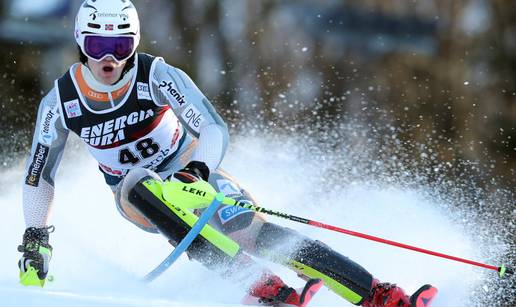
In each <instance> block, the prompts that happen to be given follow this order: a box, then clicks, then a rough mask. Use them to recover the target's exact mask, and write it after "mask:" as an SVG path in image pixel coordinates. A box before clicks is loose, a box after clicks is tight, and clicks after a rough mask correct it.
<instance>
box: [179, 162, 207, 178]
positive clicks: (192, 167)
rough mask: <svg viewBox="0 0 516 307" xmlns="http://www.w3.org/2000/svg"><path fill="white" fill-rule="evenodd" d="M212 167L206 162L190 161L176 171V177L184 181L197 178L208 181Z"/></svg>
mask: <svg viewBox="0 0 516 307" xmlns="http://www.w3.org/2000/svg"><path fill="white" fill-rule="evenodd" d="M208 177H210V169H209V168H208V166H207V165H206V163H204V162H200V161H190V162H189V163H188V164H187V165H186V166H185V167H184V168H183V169H180V170H179V171H177V172H176V173H174V178H176V179H177V180H179V181H181V182H183V183H192V182H195V181H197V180H204V181H208Z"/></svg>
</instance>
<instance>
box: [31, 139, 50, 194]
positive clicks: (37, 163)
mask: <svg viewBox="0 0 516 307" xmlns="http://www.w3.org/2000/svg"><path fill="white" fill-rule="evenodd" d="M48 152H49V148H48V147H47V146H45V145H43V144H41V143H38V145H37V146H36V151H35V152H34V156H33V157H32V162H31V164H30V166H29V171H28V172H27V177H26V178H25V183H26V184H28V185H30V186H33V187H37V186H39V178H40V177H41V171H42V170H43V166H45V163H47V157H48Z"/></svg>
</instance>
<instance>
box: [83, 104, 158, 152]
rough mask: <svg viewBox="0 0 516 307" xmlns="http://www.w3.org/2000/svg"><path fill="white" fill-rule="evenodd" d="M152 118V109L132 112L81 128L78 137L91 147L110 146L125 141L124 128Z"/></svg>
mask: <svg viewBox="0 0 516 307" xmlns="http://www.w3.org/2000/svg"><path fill="white" fill-rule="evenodd" d="M153 116H154V111H153V110H152V109H148V110H146V111H144V110H141V111H139V112H132V113H130V114H128V115H122V116H119V117H117V118H115V119H110V120H108V121H105V122H102V123H99V124H97V125H94V126H89V127H83V128H82V129H81V134H80V135H79V136H80V137H81V138H82V139H83V141H84V142H86V143H88V144H90V145H91V146H108V145H112V144H113V143H116V142H119V141H123V140H125V139H126V135H125V132H124V128H125V127H127V126H132V125H136V124H138V123H140V122H143V121H144V120H146V119H148V118H151V117H153Z"/></svg>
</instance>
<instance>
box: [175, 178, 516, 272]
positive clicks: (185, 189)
mask: <svg viewBox="0 0 516 307" xmlns="http://www.w3.org/2000/svg"><path fill="white" fill-rule="evenodd" d="M165 184H166V185H167V189H168V191H169V193H171V194H172V195H182V196H183V198H184V199H188V201H189V202H191V203H198V204H203V203H210V201H211V200H212V199H213V197H214V195H213V193H212V192H210V191H206V189H205V188H204V186H203V185H202V184H201V183H200V182H197V183H190V184H184V183H181V182H166V183H165ZM222 204H224V205H230V206H237V207H241V208H244V209H249V210H251V211H255V212H261V213H264V214H268V215H272V216H276V217H280V218H284V219H287V220H290V221H294V222H298V223H302V224H307V225H311V226H314V227H318V228H324V229H328V230H331V231H335V232H340V233H344V234H347V235H350V236H355V237H359V238H362V239H366V240H371V241H376V242H380V243H384V244H388V245H392V246H396V247H400V248H405V249H408V250H412V251H416V252H420V253H423V254H428V255H432V256H436V257H441V258H445V259H449V260H453V261H458V262H462V263H466V264H470V265H474V266H478V267H482V268H485V269H490V270H494V271H497V272H498V275H499V276H500V277H503V276H504V275H513V274H514V271H513V270H512V269H509V268H506V267H505V265H503V264H502V265H501V266H499V267H497V266H494V265H489V264H485V263H480V262H476V261H472V260H468V259H464V258H459V257H455V256H450V255H446V254H443V253H439V252H435V251H431V250H428V249H424V248H420V247H416V246H412V245H408V244H403V243H399V242H395V241H391V240H387V239H383V238H380V237H375V236H371V235H368V234H365V233H360V232H356V231H351V230H347V229H344V228H340V227H337V226H332V225H328V224H325V223H321V222H317V221H314V220H309V219H306V218H302V217H298V216H295V215H291V214H286V213H282V212H279V211H274V210H270V209H266V208H263V207H259V206H256V205H253V204H250V203H248V202H240V201H236V200H234V199H232V198H229V197H224V200H223V201H222Z"/></svg>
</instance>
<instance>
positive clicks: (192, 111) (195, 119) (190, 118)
mask: <svg viewBox="0 0 516 307" xmlns="http://www.w3.org/2000/svg"><path fill="white" fill-rule="evenodd" d="M181 117H182V118H183V120H184V121H185V122H186V123H187V124H188V126H189V127H190V128H192V129H193V130H194V131H195V132H197V133H199V131H200V130H201V124H202V122H203V121H204V117H203V116H202V114H201V112H200V111H199V110H197V108H196V107H195V106H193V105H189V106H188V107H187V108H186V109H185V110H184V111H183V113H181Z"/></svg>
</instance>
